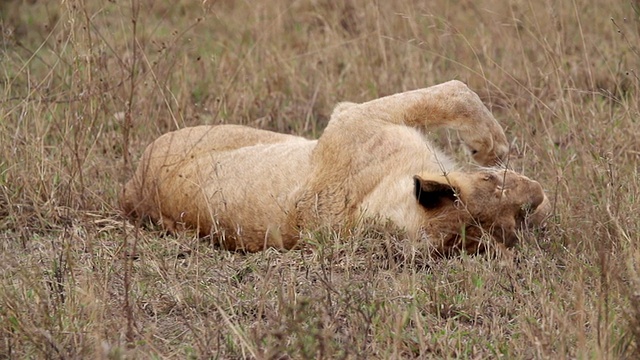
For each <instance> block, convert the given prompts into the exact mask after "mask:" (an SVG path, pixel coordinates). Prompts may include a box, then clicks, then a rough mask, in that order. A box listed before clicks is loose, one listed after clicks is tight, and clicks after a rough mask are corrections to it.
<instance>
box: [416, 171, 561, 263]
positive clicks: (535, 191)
mask: <svg viewBox="0 0 640 360" xmlns="http://www.w3.org/2000/svg"><path fill="white" fill-rule="evenodd" d="M414 183H415V197H416V199H417V201H418V203H419V204H420V205H421V206H422V209H423V210H424V211H425V215H426V216H425V217H424V218H425V222H424V224H423V225H422V228H421V231H422V235H423V236H426V237H427V238H429V239H430V241H431V242H432V243H433V244H434V245H436V248H437V249H438V252H440V253H441V254H442V255H449V254H453V253H456V252H458V251H460V250H462V249H464V250H466V251H468V252H478V251H480V252H481V251H484V250H485V249H486V241H484V242H483V241H482V238H483V235H485V234H486V235H489V236H490V237H489V238H492V239H493V240H494V241H496V242H498V243H501V244H503V245H504V246H507V247H511V246H513V245H515V243H516V241H517V231H518V229H520V228H522V227H523V226H527V225H534V226H535V225H539V224H540V223H541V222H542V221H543V220H544V219H545V218H546V217H547V216H548V215H549V213H550V206H549V201H548V199H547V197H546V196H545V194H544V191H543V190H542V187H541V186H540V184H539V183H537V182H536V181H533V180H531V179H529V178H527V177H525V176H522V175H519V174H517V173H515V172H513V171H510V170H498V169H489V170H482V171H478V172H472V173H463V172H451V173H449V174H446V175H433V174H419V175H416V176H415V177H414ZM485 238H486V237H485Z"/></svg>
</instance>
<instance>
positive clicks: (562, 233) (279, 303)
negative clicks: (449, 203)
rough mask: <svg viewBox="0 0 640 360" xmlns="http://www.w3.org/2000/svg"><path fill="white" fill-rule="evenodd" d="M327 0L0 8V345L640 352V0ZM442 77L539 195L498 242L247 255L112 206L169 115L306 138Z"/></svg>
mask: <svg viewBox="0 0 640 360" xmlns="http://www.w3.org/2000/svg"><path fill="white" fill-rule="evenodd" d="M169 4H170V5H169ZM336 4H338V2H333V1H328V0H317V1H295V2H290V1H284V0H274V1H257V2H248V1H247V2H240V1H230V0H229V1H225V0H220V1H187V0H178V1H174V2H162V1H153V0H132V1H130V2H126V1H125V2H123V1H112V2H104V1H91V0H85V1H63V2H45V1H37V0H32V1H13V2H3V3H2V4H0V10H1V11H2V17H1V18H2V20H1V21H2V23H1V29H2V38H1V43H0V46H1V49H0V70H1V72H0V84H1V85H0V86H1V87H0V91H1V92H2V95H1V96H0V103H1V106H0V144H1V145H0V246H1V247H2V248H1V249H2V250H1V254H0V263H1V264H2V267H1V272H0V358H185V357H188V358H225V359H229V358H260V359H262V358H274V359H278V358H279V359H285V358H292V359H310V358H311V359H314V358H381V359H382V358H384V359H386V358H429V357H433V358H474V359H475V358H496V357H504V358H598V359H599V358H612V359H618V358H637V357H638V356H640V245H639V244H640V237H639V235H638V234H640V220H639V216H638V212H639V210H640V208H639V206H638V203H639V201H638V200H639V197H640V179H639V178H640V174H639V169H640V140H639V139H638V134H640V94H639V90H640V78H639V76H640V73H639V72H640V66H639V65H640V49H639V48H638V44H640V10H639V9H640V3H638V1H636V0H629V1H621V2H610V1H604V0H595V1H586V0H574V1H561V2H558V1H553V2H552V1H533V0H527V1H507V0H484V1H457V2H449V1H446V0H436V1H428V2H423V1H414V0H399V1H387V2H384V1H379V2H371V1H359V0H358V1H356V0H352V1H346V2H343V3H339V5H336ZM427 4H428V5H427ZM132 20H133V21H132ZM454 78H455V79H460V80H463V81H466V82H467V83H468V84H469V85H470V86H471V87H472V88H473V89H474V90H476V91H477V92H478V93H479V94H480V95H481V97H482V98H483V100H484V101H485V103H486V104H487V105H488V106H489V107H490V108H491V109H492V111H493V112H494V114H495V115H496V117H497V118H498V119H499V121H500V122H501V123H502V124H503V126H504V127H505V128H506V130H507V134H508V136H509V138H510V139H512V141H513V157H512V159H511V167H512V168H514V169H516V170H518V171H522V172H523V173H525V174H526V175H529V176H531V177H533V178H535V179H537V180H539V181H540V182H542V183H543V184H544V185H545V187H546V189H548V191H549V194H550V195H551V197H552V198H553V201H554V204H555V216H554V218H553V219H552V221H551V223H550V224H549V226H548V228H547V229H546V231H545V232H542V233H536V234H523V235H522V240H523V241H522V243H521V245H520V246H519V247H518V249H517V256H516V259H515V260H514V261H512V262H511V261H498V260H496V259H491V258H487V257H473V256H462V257H460V258H454V259H448V260H440V261H433V260H429V259H428V258H425V257H424V256H423V255H422V253H421V252H420V251H419V249H413V248H412V247H411V244H407V243H406V241H404V240H403V236H402V233H400V232H398V231H390V230H388V229H385V228H384V227H380V226H373V225H372V226H364V227H363V228H362V229H352V230H351V231H345V232H344V233H342V234H334V233H329V232H327V233H318V234H314V236H312V237H311V238H310V239H308V242H307V243H308V245H307V246H305V248H304V249H303V250H300V251H292V252H287V253H278V252H274V251H266V252H264V253H260V254H255V255H242V254H236V253H229V252H225V251H220V250H217V249H215V248H213V247H212V246H210V245H208V244H206V243H203V242H201V241H199V240H197V239H194V238H193V237H191V236H189V235H188V234H184V235H181V236H178V237H167V236H162V234H161V233H159V232H157V231H153V230H143V229H139V228H134V227H132V226H131V225H129V224H127V223H125V222H124V221H123V220H122V219H121V218H120V217H119V216H118V211H117V208H116V194H117V191H118V190H119V189H120V188H121V186H122V183H123V181H124V180H125V179H126V178H128V177H129V176H130V175H131V172H132V166H133V165H134V164H135V163H136V161H137V157H138V156H139V154H140V153H141V151H142V149H143V148H144V146H145V144H147V143H148V142H150V141H151V140H152V139H154V138H156V137H157V136H158V135H160V134H162V133H164V132H166V131H169V130H173V129H176V128H180V127H184V126H189V125H195V124H219V123H243V124H251V125H253V126H257V127H262V128H267V129H275V130H279V131H284V132H291V133H296V134H304V135H307V136H318V135H319V134H320V133H321V131H322V128H323V127H324V125H325V124H326V122H327V118H328V115H329V113H330V111H331V108H332V106H333V105H334V104H335V103H336V102H338V101H343V100H350V101H364V100H367V99H371V98H374V97H379V96H382V95H387V94H391V93H394V92H399V91H403V90H408V89H413V88H418V87H424V86H429V85H433V84H436V83H439V82H443V81H446V80H450V79H454ZM438 135H439V136H440V137H441V140H440V141H441V143H442V144H443V145H447V146H449V145H453V149H455V148H456V147H455V145H456V142H457V140H456V138H455V135H454V136H450V135H449V134H446V133H442V134H438ZM365 228H366V230H365Z"/></svg>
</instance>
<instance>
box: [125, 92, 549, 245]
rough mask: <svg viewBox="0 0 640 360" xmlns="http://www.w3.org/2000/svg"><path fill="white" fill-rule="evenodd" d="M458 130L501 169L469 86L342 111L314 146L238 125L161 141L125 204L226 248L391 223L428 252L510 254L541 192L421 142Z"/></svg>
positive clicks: (498, 135)
mask: <svg viewBox="0 0 640 360" xmlns="http://www.w3.org/2000/svg"><path fill="white" fill-rule="evenodd" d="M442 127H444V128H450V129H454V130H457V131H458V132H459V134H460V136H461V138H462V140H463V142H464V144H465V146H466V147H467V148H468V149H469V151H470V152H471V154H472V156H473V158H474V160H475V161H476V162H477V163H479V164H480V165H483V166H492V165H497V164H499V163H500V162H501V160H503V159H504V158H505V157H506V156H507V153H508V150H509V146H508V143H507V139H506V137H505V135H504V132H503V130H502V128H501V126H500V125H499V124H498V122H497V121H496V120H495V119H494V117H493V116H492V115H491V113H490V112H489V110H488V109H487V108H486V107H485V106H484V105H483V104H482V102H481V101H480V98H479V97H478V96H477V95H476V94H475V93H474V92H473V91H471V90H470V89H469V88H468V87H467V86H466V85H465V84H463V83H462V82H459V81H449V82H446V83H443V84H440V85H436V86H432V87H429V88H425V89H420V90H415V91H408V92H404V93H399V94H395V95H391V96H387V97H383V98H380V99H376V100H372V101H369V102H366V103H362V104H355V103H341V104H339V105H338V106H337V107H336V108H335V110H334V111H333V114H332V115H331V119H330V121H329V124H328V125H327V128H326V129H325V130H324V133H323V134H322V136H321V137H320V138H319V139H318V140H308V139H305V138H302V137H298V136H292V135H285V134H279V133H274V132H270V131H265V130H257V129H253V128H249V127H244V126H237V125H221V126H198V127H192V128H185V129H182V130H178V131H174V132H171V133H168V134H165V135H163V136H161V137H160V138H158V139H157V140H156V141H154V142H153V143H151V144H150V145H149V146H148V147H147V149H146V150H145V152H144V154H143V156H142V159H141V160H140V164H139V165H138V168H137V171H136V173H135V175H134V177H133V179H131V180H130V181H129V182H128V183H127V184H126V185H125V187H124V189H123V191H122V194H121V199H120V202H121V206H122V208H123V210H124V212H125V213H126V214H127V215H128V216H131V217H148V218H150V219H151V220H153V221H155V222H157V223H159V224H161V225H162V226H163V227H164V228H165V229H167V230H169V231H176V230H178V229H181V228H194V229H197V231H198V232H199V234H201V235H203V236H206V235H212V237H213V238H214V239H216V241H217V242H219V243H220V244H221V245H222V246H223V247H225V248H227V249H230V250H236V249H242V250H246V251H250V252H254V251H260V250H263V249H265V248H267V247H276V248H284V249H291V248H292V247H294V246H295V245H296V243H297V242H298V240H299V238H300V236H301V231H302V230H305V229H307V230H308V229H313V228H314V227H318V226H327V225H329V226H338V225H340V224H350V223H353V221H355V220H356V219H360V218H361V217H362V216H364V217H374V218H380V219H388V220H390V221H392V222H393V223H395V224H396V225H397V226H399V227H400V228H404V229H405V230H406V231H407V233H408V234H409V236H411V237H413V238H415V239H418V240H421V241H425V242H428V243H430V244H432V245H433V249H434V252H437V253H439V254H451V253H455V252H457V251H459V250H461V249H464V250H466V251H477V250H479V249H482V245H481V243H482V241H481V237H482V235H483V234H488V235H490V236H489V238H491V239H493V240H494V241H495V242H497V243H500V244H503V245H505V246H512V245H513V244H514V243H515V242H516V240H517V239H516V232H517V230H518V228H519V227H520V226H521V225H522V224H523V223H524V221H525V217H526V215H527V214H530V213H533V216H532V217H531V220H532V221H533V222H537V221H540V220H541V219H543V218H544V217H545V216H546V215H547V213H548V212H549V209H548V208H549V206H548V201H547V200H546V196H545V194H544V192H543V190H542V187H541V186H540V184H538V183H537V182H535V181H533V180H530V179H528V178H526V177H525V176H522V175H519V174H517V173H515V172H513V171H509V170H504V169H500V168H482V169H480V170H478V171H476V172H462V171H457V170H456V168H455V164H454V163H453V161H452V160H451V159H450V158H448V157H447V156H446V155H445V154H443V153H442V152H441V151H440V150H438V149H436V148H435V146H434V145H433V144H432V143H430V142H429V141H428V140H427V139H426V138H425V133H426V132H427V131H430V130H433V129H435V128H442Z"/></svg>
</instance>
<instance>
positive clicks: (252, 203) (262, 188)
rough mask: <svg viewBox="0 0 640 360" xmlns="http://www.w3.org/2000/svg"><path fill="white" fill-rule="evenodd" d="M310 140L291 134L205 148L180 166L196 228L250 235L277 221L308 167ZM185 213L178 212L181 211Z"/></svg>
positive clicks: (282, 218)
mask: <svg viewBox="0 0 640 360" xmlns="http://www.w3.org/2000/svg"><path fill="white" fill-rule="evenodd" d="M315 145H316V141H309V140H302V139H300V140H293V141H288V142H283V143H277V144H267V145H255V146H248V147H244V148H240V149H236V150H232V151H226V152H221V153H214V154H207V155H203V156H200V157H198V158H197V159H194V160H193V161H192V162H190V163H188V164H186V166H185V167H184V168H183V169H182V170H183V171H181V172H183V173H188V174H197V175H196V178H195V179H192V180H193V181H194V182H195V183H196V184H197V186H195V187H194V192H195V194H194V199H195V200H196V203H197V212H198V213H197V214H192V215H196V216H197V223H198V224H199V225H200V231H201V232H204V233H209V232H214V233H218V234H220V233H222V234H227V235H232V236H233V237H234V238H236V237H237V238H238V239H241V238H243V237H246V238H252V239H255V238H256V237H258V238H261V237H265V235H266V233H267V232H268V231H272V230H274V229H276V228H277V227H278V226H280V225H281V224H283V223H284V222H285V219H286V214H287V211H288V210H289V208H291V206H292V203H293V200H292V197H293V194H294V193H295V192H296V191H297V190H298V188H299V187H300V185H301V183H302V181H303V180H304V179H305V177H306V175H307V174H308V173H309V168H310V156H311V152H312V150H313V148H314V147H315ZM186 215H187V214H182V216H186Z"/></svg>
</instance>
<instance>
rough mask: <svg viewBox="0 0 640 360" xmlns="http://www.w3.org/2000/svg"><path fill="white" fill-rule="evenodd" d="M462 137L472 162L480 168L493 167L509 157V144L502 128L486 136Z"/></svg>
mask: <svg viewBox="0 0 640 360" xmlns="http://www.w3.org/2000/svg"><path fill="white" fill-rule="evenodd" d="M477 135H478V134H473V135H472V136H467V137H464V136H463V141H464V143H465V145H466V147H467V149H468V150H469V152H470V153H471V156H472V157H473V160H475V162H477V163H478V164H480V165H482V166H494V165H499V164H501V163H503V162H504V161H505V160H506V159H507V156H508V155H509V143H508V142H507V137H506V136H505V135H504V132H503V131H502V128H499V131H492V132H491V133H490V134H486V136H477Z"/></svg>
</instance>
